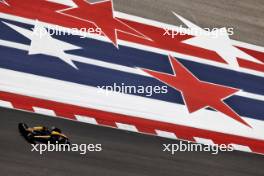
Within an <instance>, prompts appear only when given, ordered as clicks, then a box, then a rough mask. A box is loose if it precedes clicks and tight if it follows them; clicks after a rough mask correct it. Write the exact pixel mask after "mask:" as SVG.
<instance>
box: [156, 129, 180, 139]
mask: <svg viewBox="0 0 264 176" xmlns="http://www.w3.org/2000/svg"><path fill="white" fill-rule="evenodd" d="M155 131H156V133H157V136H160V137H165V138H170V139H177V136H176V135H175V134H174V133H171V132H168V131H161V130H155Z"/></svg>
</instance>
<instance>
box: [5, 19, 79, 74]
mask: <svg viewBox="0 0 264 176" xmlns="http://www.w3.org/2000/svg"><path fill="white" fill-rule="evenodd" d="M4 23H5V24H6V25H8V26H9V27H10V28H12V29H14V30H15V31H17V32H19V33H20V34H22V35H24V36H25V37H27V38H28V39H30V40H31V44H30V48H29V51H28V54H29V55H35V54H44V55H49V56H53V57H57V58H59V59H61V60H62V61H64V62H66V63H67V64H69V65H71V66H72V67H74V68H75V69H78V67H77V66H76V65H75V64H74V63H73V61H72V59H71V58H70V56H69V55H68V54H66V53H65V51H67V50H75V49H80V47H78V46H75V45H72V44H69V43H66V42H63V41H61V40H58V39H54V38H52V37H51V36H50V34H49V33H48V32H47V30H46V29H45V28H44V26H43V25H42V24H41V23H40V22H37V23H36V24H35V27H34V30H33V31H31V30H28V29H24V28H21V27H18V26H15V25H13V24H9V23H6V22H4Z"/></svg>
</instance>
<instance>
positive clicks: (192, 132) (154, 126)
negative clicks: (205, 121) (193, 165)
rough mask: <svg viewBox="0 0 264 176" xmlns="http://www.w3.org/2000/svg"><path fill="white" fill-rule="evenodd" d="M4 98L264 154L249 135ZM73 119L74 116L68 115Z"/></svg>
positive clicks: (103, 122) (20, 97)
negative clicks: (247, 147)
mask: <svg viewBox="0 0 264 176" xmlns="http://www.w3.org/2000/svg"><path fill="white" fill-rule="evenodd" d="M0 99H1V100H4V101H8V102H11V103H12V104H16V105H18V104H19V105H20V106H19V107H20V109H21V107H22V108H23V107H26V109H25V110H28V109H27V108H28V107H33V106H35V107H40V108H45V109H50V110H53V111H54V112H56V113H57V112H65V114H75V115H83V116H88V117H93V118H95V119H96V120H97V122H98V123H99V124H101V125H107V126H111V127H116V125H115V123H116V122H119V123H123V124H129V125H134V126H136V127H137V129H138V130H139V131H140V132H143V133H144V132H146V133H149V134H153V135H156V133H155V130H162V131H167V132H172V133H174V134H175V135H176V136H177V137H178V138H179V139H184V140H191V141H193V137H200V138H205V139H211V140H213V141H214V143H216V144H223V143H224V144H230V143H234V144H239V145H244V146H249V147H250V149H251V150H252V151H253V152H255V153H261V154H264V141H263V140H258V139H251V138H247V137H242V136H237V135H231V134H224V133H219V132H214V131H209V130H203V129H198V128H193V127H187V126H182V125H175V124H170V123H165V122H159V121H154V120H148V119H144V118H141V117H135V116H128V115H123V114H117V113H112V112H106V111H101V110H97V109H92V108H85V107H80V106H75V105H70V104H64V103H59V102H55V101H50V100H43V99H38V98H33V97H28V96H23V95H18V94H13V93H7V92H0ZM66 118H69V119H72V118H71V117H66Z"/></svg>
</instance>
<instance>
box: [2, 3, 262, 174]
mask: <svg viewBox="0 0 264 176" xmlns="http://www.w3.org/2000/svg"><path fill="white" fill-rule="evenodd" d="M114 6H115V10H118V11H122V12H127V13H129V14H134V15H137V16H141V17H145V18H149V19H154V20H158V21H163V22H166V23H171V24H177V25H179V24H181V22H180V21H179V20H178V19H177V18H176V17H174V16H173V15H172V14H171V12H170V11H171V10H173V11H175V12H177V13H179V14H180V15H182V16H184V17H185V18H187V19H189V20H191V21H193V22H195V23H196V24H198V25H200V26H202V27H210V28H212V27H222V26H225V27H234V29H235V35H234V36H232V37H231V38H233V39H237V40H241V41H245V42H249V43H253V44H258V45H262V46H264V43H263V38H264V33H263V27H264V20H263V19H264V1H263V0H187V1H186V0H129V1H124V0H114ZM19 122H25V123H28V124H29V125H32V126H33V125H38V124H43V125H47V126H53V125H55V126H58V127H60V128H61V129H63V131H64V132H65V133H66V134H67V135H69V137H70V138H71V139H72V143H78V144H80V143H86V144H89V143H101V144H102V146H103V151H102V152H97V153H94V152H89V153H87V154H86V155H80V154H78V153H77V152H64V153H61V152H50V153H45V154H44V155H40V154H39V153H37V152H31V151H30V150H31V147H30V145H29V144H28V143H27V142H26V141H25V140H24V139H23V138H22V137H21V136H20V135H19V133H18V131H17V124H18V123H19ZM0 139H1V142H0V175H6V176H13V175H14V176H17V175H21V176H24V175H25V176H31V175H32V176H33V175H34V176H35V175H38V176H46V175H53V176H61V175H63V176H67V175H69V176H73V175H74V176H75V175H76V176H79V175H93V176H97V175H98V176H111V175H113V176H119V175H120V176H141V175H149V176H156V175H157V176H161V175H162V176H170V175H171V176H175V175H179V176H206V175H208V176H218V175H219V176H220V175H221V176H223V175H224V176H258V175H259V176H263V175H264V169H263V162H264V156H260V155H255V154H250V153H244V152H224V153H220V154H218V155H212V154H210V153H206V152H177V153H176V154H175V155H171V154H169V153H166V152H163V151H162V144H164V143H178V141H175V140H167V139H163V138H159V137H154V136H146V135H142V134H137V133H129V132H124V131H120V130H116V129H111V128H105V127H98V126H94V125H89V124H84V123H79V122H73V121H68V120H63V119H59V118H53V117H47V116H43V115H36V114H31V113H27V112H22V111H15V110H9V109H4V108H0Z"/></svg>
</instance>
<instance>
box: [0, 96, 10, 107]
mask: <svg viewBox="0 0 264 176" xmlns="http://www.w3.org/2000/svg"><path fill="white" fill-rule="evenodd" d="M0 98H1V97H0ZM0 106H1V107H5V108H13V105H12V103H11V102H9V101H4V100H0Z"/></svg>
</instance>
